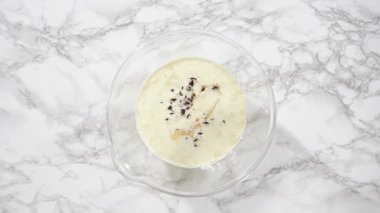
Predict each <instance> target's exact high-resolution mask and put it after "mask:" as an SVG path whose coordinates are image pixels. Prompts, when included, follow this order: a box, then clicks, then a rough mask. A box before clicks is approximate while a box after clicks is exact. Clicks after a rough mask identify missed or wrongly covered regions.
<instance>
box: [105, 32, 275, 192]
mask: <svg viewBox="0 0 380 213" xmlns="http://www.w3.org/2000/svg"><path fill="white" fill-rule="evenodd" d="M183 57H200V58H206V59H209V60H211V61H214V62H216V63H218V64H221V65H222V66H224V67H225V68H226V69H227V70H229V71H230V72H231V74H232V75H233V76H234V77H235V79H236V80H237V81H238V82H239V83H240V85H241V88H242V91H243V93H244V94H245V97H246V101H247V110H248V112H247V116H248V117H247V125H246V129H245V130H244V133H243V135H242V138H241V140H240V141H239V143H238V144H237V145H236V146H235V147H234V149H233V150H232V151H231V152H230V153H229V154H228V155H227V156H226V157H224V158H223V159H221V160H219V161H218V162H216V163H214V164H211V165H208V166H204V167H200V168H192V169H189V168H181V167H177V166H174V165H171V164H169V163H166V162H164V161H162V160H161V159H159V158H158V157H156V156H155V155H154V154H153V153H151V152H150V151H149V150H148V148H147V146H146V145H145V143H144V142H143V141H142V139H141V137H140V135H139V133H138V130H137V128H136V116H135V106H136V99H137V97H138V94H139V91H140V87H141V86H142V83H143V81H144V79H145V78H147V77H148V76H149V75H150V74H152V73H153V72H154V71H155V70H156V69H157V68H158V67H160V66H162V65H163V64H166V63H167V62H169V61H172V60H175V59H178V58H183ZM107 114H108V128H109V133H110V136H111V141H112V158H113V162H114V164H115V167H116V168H117V169H118V170H119V172H120V173H121V174H123V175H124V176H125V177H127V178H129V179H130V180H133V181H137V182H140V183H143V184H146V185H148V186H151V187H153V188H155V189H157V190H159V191H162V192H165V193H168V194H173V195H180V196H205V195H210V194H213V193H217V192H220V191H222V190H225V189H227V188H229V187H231V186H233V185H235V184H236V183H238V182H239V181H241V180H243V179H244V178H245V177H247V176H248V175H249V174H250V173H251V172H252V171H253V170H254V169H255V168H256V167H257V165H258V164H259V163H260V161H261V159H262V158H263V157H264V155H265V153H266V152H267V149H268V147H269V144H270V141H271V138H272V132H273V129H274V124H275V102H274V96H273V92H272V88H271V86H270V84H269V82H268V79H267V77H266V74H265V73H264V72H263V70H262V69H261V67H260V65H259V64H258V63H257V61H256V60H255V59H254V58H253V57H252V56H251V55H250V54H249V53H248V51H246V50H245V49H244V48H242V47H241V46H240V45H238V44H236V43H235V42H233V41H231V40H230V39H227V38H224V37H222V36H220V35H218V34H215V33H210V32H204V31H196V30H185V31H176V32H171V33H168V34H165V35H162V36H160V37H157V38H154V39H152V40H150V41H148V42H146V43H145V44H143V45H141V46H140V47H139V48H138V49H137V50H136V51H135V52H134V53H133V54H132V55H131V56H130V57H129V58H128V59H126V61H125V62H124V64H123V65H122V66H121V68H120V70H119V71H118V73H117V75H116V77H115V79H114V81H113V83H112V88H111V93H110V97H109V100H108V112H107Z"/></svg>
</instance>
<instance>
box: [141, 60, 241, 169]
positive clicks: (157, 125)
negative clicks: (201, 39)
mask: <svg viewBox="0 0 380 213" xmlns="http://www.w3.org/2000/svg"><path fill="white" fill-rule="evenodd" d="M246 113H247V112H246V103H245V98H244V95H243V93H242V91H241V89H240V86H239V84H238V83H237V82H236V81H235V79H234V78H233V76H232V75H231V74H230V73H229V72H228V71H227V70H225V69H224V68H223V67H222V66H221V65H218V64H216V63H213V62H211V61H209V60H205V59H201V58H183V59H179V60H175V61H172V62H170V63H168V64H166V65H164V66H162V67H161V68H159V69H158V70H157V71H156V72H155V73H153V75H151V76H150V77H149V78H147V79H146V80H145V82H144V84H143V87H142V90H141V92H140V95H139V97H138V101H137V109H136V117H137V121H136V123H137V124H136V125H137V128H138V130H139V132H140V135H141V137H142V139H143V141H144V142H145V144H146V145H147V146H148V148H149V149H150V151H152V152H153V153H154V154H155V155H156V156H158V157H159V158H161V159H162V160H164V161H166V162H168V163H171V164H174V165H176V166H180V167H187V168H194V167H200V166H204V165H207V164H210V163H213V162H215V161H217V160H219V159H221V158H223V157H224V156H225V155H226V154H227V153H228V152H230V151H231V150H232V148H233V147H234V146H235V145H236V144H237V143H238V141H239V138H240V136H241V134H242V132H243V130H244V128H245V125H246Z"/></svg>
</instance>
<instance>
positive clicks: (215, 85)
mask: <svg viewBox="0 0 380 213" xmlns="http://www.w3.org/2000/svg"><path fill="white" fill-rule="evenodd" d="M211 89H213V90H216V89H219V85H217V84H214V85H212V88H211Z"/></svg>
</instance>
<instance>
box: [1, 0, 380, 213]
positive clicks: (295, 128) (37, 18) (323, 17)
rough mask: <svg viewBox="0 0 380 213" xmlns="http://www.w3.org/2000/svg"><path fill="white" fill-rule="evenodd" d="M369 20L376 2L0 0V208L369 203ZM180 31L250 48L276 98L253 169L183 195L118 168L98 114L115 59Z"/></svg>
mask: <svg viewBox="0 0 380 213" xmlns="http://www.w3.org/2000/svg"><path fill="white" fill-rule="evenodd" d="M111 2H112V3H111ZM379 22H380V4H379V3H378V1H376V0H372V1H369V0H365V1H354V0H350V1H321V0H316V1H297V0H294V1H290V0H287V1H273V0H270V1H263V0H254V1H249V0H237V1H226V0H220V1H219V0H218V1H216V0H215V1H214V0H212V1H191V2H190V1H136V0H134V1H123V0H115V1H105V0H96V1H90V0H83V1H57V0H54V1H39V0H33V1H29V0H24V1H22V0H19V1H14V0H3V1H0V50H1V51H0V212H102V213H103V212H113V213H114V212H152V211H155V212H180V213H186V212H201V211H202V212H203V211H207V212H223V213H228V212H293V213H294V212H374V213H375V212H379V211H380V135H379V132H380V23H379ZM188 28H194V29H205V30H210V31H214V32H218V33H220V34H223V35H225V36H228V37H230V38H232V39H234V40H236V41H237V42H239V43H240V44H241V45H243V46H244V47H246V48H247V49H248V50H249V51H250V52H251V53H252V54H253V55H254V56H255V57H256V59H257V60H258V61H259V62H260V63H261V65H262V67H263V68H264V70H265V71H266V72H268V73H269V76H270V79H271V81H272V84H273V89H274V92H275V96H276V99H277V104H278V121H277V130H276V134H275V137H274V140H273V143H272V145H271V148H270V150H269V152H268V154H267V155H266V157H265V158H264V160H263V162H262V164H261V165H260V166H259V168H258V169H257V170H256V171H255V172H254V173H253V174H252V175H250V176H249V177H248V178H247V179H246V180H245V181H243V182H242V183H241V184H239V185H237V186H235V187H233V188H232V189H230V190H227V191H225V192H222V193H219V194H216V195H214V196H210V197H202V198H191V199H190V198H178V197H173V196H170V195H165V194H161V193H159V192H156V191H154V190H152V189H150V188H147V187H144V186H141V185H138V184H134V183H132V182H130V181H128V180H126V179H124V178H123V177H122V176H121V175H120V174H119V173H118V172H116V170H115V169H114V167H113V165H112V162H111V158H110V142H109V136H108V133H107V127H106V122H105V121H106V120H105V119H106V118H105V105H106V101H107V95H108V92H109V86H110V84H111V81H112V78H113V76H114V74H115V72H116V71H117V68H118V67H119V66H120V65H121V63H122V61H123V60H124V59H125V58H126V57H127V56H128V55H129V54H130V53H131V52H132V51H133V50H134V48H135V47H136V46H137V45H138V44H139V43H140V42H142V41H144V40H146V39H149V38H152V37H154V36H157V35H159V34H161V33H162V32H168V31H171V30H175V29H188Z"/></svg>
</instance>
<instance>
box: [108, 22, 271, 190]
mask: <svg viewBox="0 0 380 213" xmlns="http://www.w3.org/2000/svg"><path fill="white" fill-rule="evenodd" d="M189 33H190V34H201V35H205V36H209V37H216V38H217V39H220V40H222V41H224V42H227V43H229V44H231V45H232V46H234V47H235V48H236V49H237V50H238V51H240V52H241V53H243V54H244V55H245V56H246V57H247V58H248V60H249V61H250V62H251V63H252V62H254V63H256V64H257V65H258V66H259V67H260V69H261V71H262V73H263V75H264V77H265V81H266V82H265V86H266V87H267V88H268V89H269V96H270V98H269V99H270V104H269V117H270V118H269V128H268V134H267V137H266V143H265V147H264V148H263V152H262V153H261V154H260V156H259V157H258V159H257V160H256V162H255V163H254V164H252V165H251V167H250V168H249V169H247V170H246V171H244V172H243V174H242V175H240V177H238V178H236V179H234V180H232V181H230V182H228V183H226V184H223V185H221V186H218V187H215V188H213V189H211V190H208V191H203V192H199V193H194V192H183V191H175V190H172V189H168V188H164V187H160V186H158V185H155V184H152V183H150V182H149V181H144V180H142V179H140V178H138V177H134V176H131V175H129V174H127V173H126V172H124V171H123V169H122V168H121V167H120V166H119V165H118V163H117V162H116V160H115V157H114V156H115V155H114V140H113V138H112V135H111V128H110V100H111V98H112V94H113V92H114V86H115V82H116V80H117V79H118V78H119V77H120V75H121V73H122V70H123V68H125V67H126V65H127V64H128V62H129V61H130V59H131V58H133V57H134V55H136V53H137V52H139V51H140V50H142V49H144V48H145V47H147V46H149V45H150V44H151V43H153V42H155V41H157V40H160V39H163V38H166V37H170V36H174V35H179V34H189ZM106 121H107V130H108V135H109V138H110V141H111V158H112V162H113V165H114V167H115V168H116V170H117V171H118V172H119V173H120V174H122V175H123V176H124V177H126V178H127V179H129V180H131V181H133V182H136V183H140V184H142V185H143V186H148V187H150V188H153V189H155V190H157V191H160V192H163V193H166V194H170V195H174V196H181V197H202V196H209V195H213V194H216V193H219V192H222V191H225V190H227V189H229V188H231V187H233V186H235V185H237V184H238V183H240V182H242V181H243V180H245V179H246V178H247V177H248V176H249V175H250V174H251V173H252V172H253V171H254V170H255V169H256V168H257V166H258V165H259V164H260V163H261V162H262V160H263V159H264V157H265V155H266V154H267V152H268V150H269V147H270V144H271V143H272V139H273V135H274V131H275V126H276V101H275V96H274V93H273V89H272V86H271V83H270V81H269V78H268V73H266V72H265V71H264V70H263V69H262V67H261V65H260V63H259V62H258V61H257V60H256V59H255V58H254V57H253V56H252V54H251V53H250V52H249V51H248V50H247V49H246V48H244V47H243V46H242V45H240V44H238V43H237V42H235V41H234V40H232V39H230V38H228V37H226V36H223V35H221V34H218V33H216V32H213V31H206V30H198V29H184V30H173V31H170V32H166V33H162V34H160V35H158V36H155V37H153V38H150V39H148V40H147V41H142V42H140V44H139V45H138V46H137V47H136V48H135V50H133V51H132V52H131V53H130V54H129V56H128V57H126V59H124V61H123V63H122V64H121V66H120V67H119V69H118V70H117V72H116V74H115V76H114V78H113V80H112V82H111V84H110V88H109V92H108V98H107V106H106Z"/></svg>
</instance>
